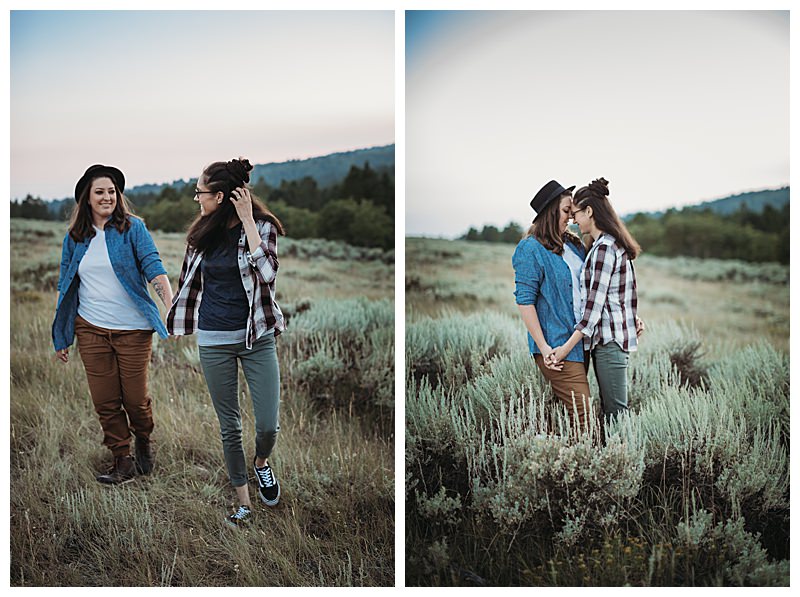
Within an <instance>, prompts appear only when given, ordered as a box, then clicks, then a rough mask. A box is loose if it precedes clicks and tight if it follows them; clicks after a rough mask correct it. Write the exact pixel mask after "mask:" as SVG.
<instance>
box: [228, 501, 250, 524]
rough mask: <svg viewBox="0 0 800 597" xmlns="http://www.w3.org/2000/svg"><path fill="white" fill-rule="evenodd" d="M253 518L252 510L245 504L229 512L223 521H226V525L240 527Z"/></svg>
mask: <svg viewBox="0 0 800 597" xmlns="http://www.w3.org/2000/svg"><path fill="white" fill-rule="evenodd" d="M252 519H253V511H252V510H250V508H248V507H247V506H239V509H238V510H237V511H236V512H234V513H233V514H231V515H230V516H226V517H225V522H226V523H228V526H231V527H233V528H235V529H237V528H239V527H242V526H244V525H246V524H247V523H249V522H250V521H251V520H252Z"/></svg>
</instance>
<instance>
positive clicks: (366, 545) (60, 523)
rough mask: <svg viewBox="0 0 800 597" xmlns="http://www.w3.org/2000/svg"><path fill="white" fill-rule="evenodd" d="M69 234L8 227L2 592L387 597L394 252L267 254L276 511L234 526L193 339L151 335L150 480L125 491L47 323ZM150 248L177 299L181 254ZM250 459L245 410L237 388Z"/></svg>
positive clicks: (310, 244)
mask: <svg viewBox="0 0 800 597" xmlns="http://www.w3.org/2000/svg"><path fill="white" fill-rule="evenodd" d="M63 234H64V226H63V225H59V224H53V223H45V222H34V221H24V220H12V221H11V250H12V255H11V269H12V272H11V298H12V302H11V304H12V307H11V409H10V410H11V438H10V440H11V443H10V447H11V527H10V528H11V584H12V586H54V585H58V586H95V585H110V586H267V585H269V586H275V585H305V586H308V585H319V586H331V585H344V586H386V585H393V584H394V470H393V468H394V467H393V462H394V448H393V446H394V441H395V438H394V423H393V421H394V418H393V417H394V401H393V398H394V381H393V380H394V307H393V302H392V296H393V292H394V290H393V289H394V264H393V255H392V254H387V253H382V252H380V251H374V250H359V249H356V248H353V247H347V246H344V245H341V244H338V243H332V242H324V241H303V242H293V241H291V240H290V239H281V240H280V241H279V247H278V250H279V256H280V273H279V276H278V282H277V288H278V302H279V303H280V304H281V307H282V308H283V309H284V313H285V314H286V315H288V318H289V329H288V330H287V332H286V333H285V334H284V335H282V336H281V337H280V339H279V340H278V355H279V361H280V366H281V432H280V435H279V437H278V443H277V445H276V448H275V451H274V452H273V457H272V458H271V461H272V463H273V466H274V468H275V470H276V473H277V475H278V477H279V479H280V481H281V489H282V495H281V503H280V505H279V506H278V507H276V508H273V509H267V508H265V507H262V506H261V505H260V502H259V501H258V500H257V497H256V496H255V495H252V493H253V490H252V487H253V483H252V480H251V495H252V498H253V499H254V504H256V506H255V507H256V518H255V520H254V523H253V524H252V525H251V527H250V528H249V529H246V530H242V531H238V530H235V529H229V528H227V527H226V526H225V525H224V523H223V517H224V516H225V514H226V513H230V512H232V511H233V507H234V499H235V494H234V491H233V489H232V488H231V487H230V485H229V482H228V480H227V475H226V473H225V468H224V462H223V458H222V447H221V443H220V438H219V427H218V423H217V419H216V415H215V413H214V409H213V407H212V405H211V401H210V398H209V396H208V391H207V388H206V386H205V382H204V380H203V377H202V373H201V370H200V366H199V360H198V357H197V348H196V345H195V340H194V338H192V337H188V338H177V339H176V338H171V339H169V340H166V341H164V340H162V341H159V340H158V338H156V339H155V340H154V351H153V358H152V362H151V368H150V389H151V394H152V395H153V411H154V419H155V423H156V427H155V431H154V434H153V439H154V441H155V447H156V467H157V468H156V470H155V472H154V474H153V475H151V476H149V477H140V478H137V480H136V481H134V482H132V483H129V484H127V485H124V486H122V487H106V486H101V485H99V484H98V483H97V482H96V481H95V480H94V477H95V475H96V474H97V473H98V472H99V471H103V470H104V469H105V468H106V467H107V466H108V465H109V464H110V455H109V453H108V451H107V450H106V449H105V448H104V447H103V446H102V445H101V442H102V432H101V430H100V425H99V422H98V420H97V416H96V415H95V413H94V410H93V408H92V404H91V399H90V397H89V392H88V387H87V384H86V378H85V373H84V371H83V367H82V365H81V363H80V358H79V354H78V351H77V350H75V349H73V351H72V352H71V353H70V357H71V358H70V363H69V364H67V365H64V364H63V363H61V362H59V361H57V360H56V359H55V356H54V353H53V348H52V343H51V339H50V327H51V323H52V318H53V312H54V308H55V302H56V284H57V280H58V263H59V259H60V250H61V241H62V238H63ZM153 236H154V239H155V242H156V244H157V245H158V247H159V250H160V251H161V255H162V259H163V261H164V264H165V266H166V268H167V271H168V273H169V277H170V280H171V281H172V283H173V286H174V285H175V284H177V279H178V274H179V272H180V266H181V261H182V258H183V251H184V242H183V238H182V235H180V234H159V233H155V234H154V235H153ZM240 388H241V392H242V395H241V403H242V405H243V409H242V411H243V416H244V423H243V424H244V438H245V450H246V453H247V454H250V455H251V456H252V450H253V446H252V440H251V439H249V438H252V437H253V421H252V416H251V413H252V408H251V407H250V406H249V395H248V393H247V390H246V384H245V382H244V378H243V377H240Z"/></svg>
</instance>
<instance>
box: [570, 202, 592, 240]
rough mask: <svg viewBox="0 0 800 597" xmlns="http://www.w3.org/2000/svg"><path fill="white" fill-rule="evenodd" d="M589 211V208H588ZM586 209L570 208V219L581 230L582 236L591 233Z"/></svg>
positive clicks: (589, 219)
mask: <svg viewBox="0 0 800 597" xmlns="http://www.w3.org/2000/svg"><path fill="white" fill-rule="evenodd" d="M588 209H591V208H588ZM586 210H587V207H583V208H580V207H578V206H577V205H573V206H572V219H573V220H574V221H575V223H576V224H577V225H578V228H580V229H581V233H582V234H589V233H590V232H591V231H592V218H591V217H590V216H589V214H587V213H586Z"/></svg>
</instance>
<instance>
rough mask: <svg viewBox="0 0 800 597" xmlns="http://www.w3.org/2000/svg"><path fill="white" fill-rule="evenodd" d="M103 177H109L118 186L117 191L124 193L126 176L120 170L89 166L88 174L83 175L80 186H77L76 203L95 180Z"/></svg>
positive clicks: (110, 167) (102, 166)
mask: <svg viewBox="0 0 800 597" xmlns="http://www.w3.org/2000/svg"><path fill="white" fill-rule="evenodd" d="M101 176H108V177H109V178H110V179H111V180H113V181H114V184H115V185H117V189H119V192H120V193H122V192H123V191H124V190H125V175H124V174H123V173H122V171H120V170H119V169H118V168H114V166H104V165H103V164H95V165H94V166H89V167H88V168H87V169H86V172H84V173H83V176H81V178H80V180H79V181H78V184H76V185H75V203H77V202H78V199H80V197H81V195H82V194H83V193H84V192H85V191H86V188H87V187H88V186H89V185H90V184H91V182H92V180H94V179H95V178H100V177H101Z"/></svg>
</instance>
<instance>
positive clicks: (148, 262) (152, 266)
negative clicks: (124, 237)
mask: <svg viewBox="0 0 800 597" xmlns="http://www.w3.org/2000/svg"><path fill="white" fill-rule="evenodd" d="M133 225H134V227H135V228H134V233H135V236H134V243H135V244H134V247H135V249H136V258H137V259H138V260H139V265H140V267H141V268H142V273H143V274H144V276H145V278H147V281H148V282H152V281H153V279H154V278H156V277H158V276H161V275H166V273H167V270H166V269H164V264H163V263H162V262H161V255H159V253H158V248H157V247H156V243H155V242H154V241H153V237H152V236H150V232H149V231H148V230H147V226H146V225H145V223H144V222H142V221H141V220H138V221H136V223H135V224H133Z"/></svg>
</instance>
